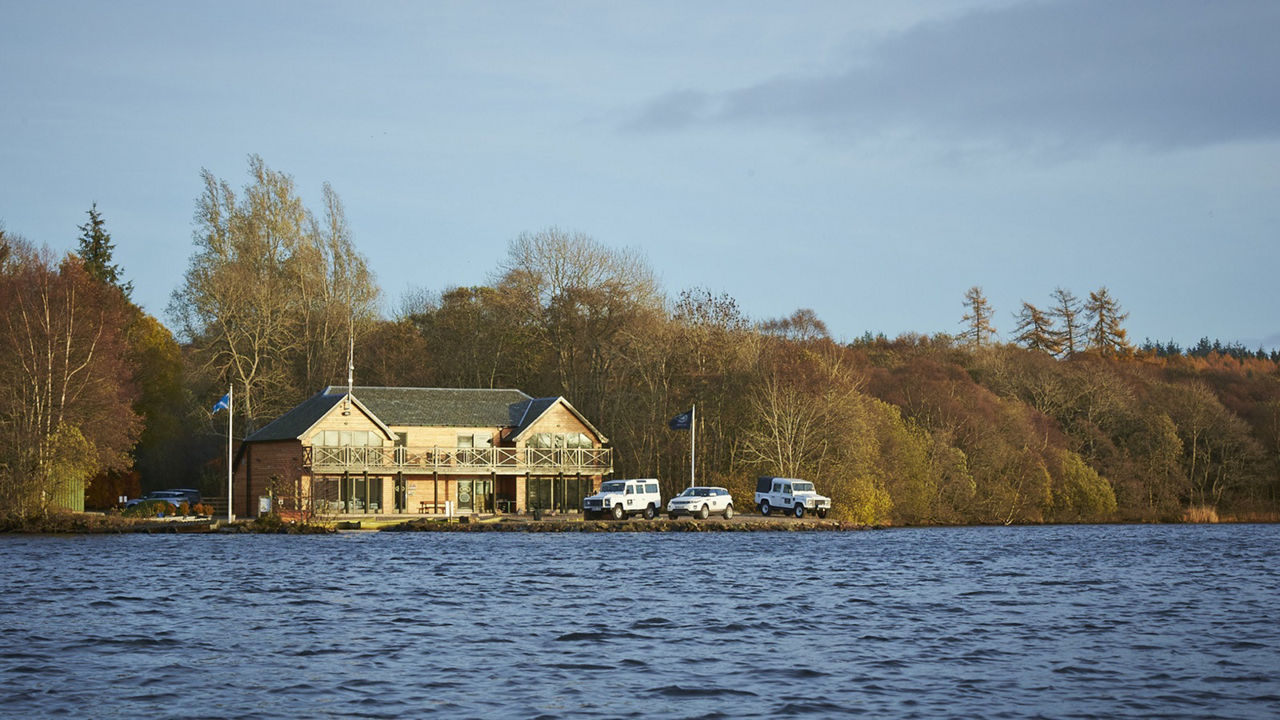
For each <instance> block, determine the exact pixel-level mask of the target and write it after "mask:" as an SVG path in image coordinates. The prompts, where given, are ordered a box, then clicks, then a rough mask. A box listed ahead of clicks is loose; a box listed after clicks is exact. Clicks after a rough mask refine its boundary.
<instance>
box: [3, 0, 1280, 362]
mask: <svg viewBox="0 0 1280 720" xmlns="http://www.w3.org/2000/svg"><path fill="white" fill-rule="evenodd" d="M1277 37H1280V3H1276V2H1274V1H1272V0H1260V1H1258V2H1234V1H1232V0H1223V1H1221V2H1208V1H1207V0H1205V1H1198V2H1188V1H1185V0H1127V1H1126V2H1114V1H1113V0H1102V1H1094V0H1080V1H1073V2H1052V1H1048V0H1022V1H1018V0H955V1H950V2H940V1H937V0H917V1H913V2H910V3H903V2H900V0H885V1H878V0H835V1H832V2H825V1H817V0H815V1H805V0H798V1H796V2H759V1H752V0H733V1H724V2H714V1H710V0H707V1H699V2H687V0H681V1H675V2H671V1H663V0H658V1H652V2H625V1H619V2H519V3H513V2H495V3H488V2H377V1H373V2H370V1H367V0H366V1H362V2H307V3H302V2H283V1H282V2H269V3H260V2H256V1H255V2H239V1H237V0H232V1H230V2H220V3H192V2H168V1H166V2H130V1H128V0H121V1H117V2H110V3H103V2H98V1H94V2H77V1H75V0H59V2H34V1H31V0H0V97H3V98H4V103H3V109H2V110H0V222H2V223H3V226H4V228H5V229H6V231H8V232H10V233H14V234H18V235H22V236H24V237H26V238H27V239H28V240H31V241H33V242H35V243H43V244H47V245H49V246H50V247H51V248H53V249H54V250H57V251H68V250H72V249H74V248H75V247H76V243H77V238H78V236H79V230H78V227H79V226H80V225H81V224H83V223H84V222H85V220H86V217H87V216H86V211H87V210H88V209H89V207H90V206H91V205H92V204H93V203H97V206H98V209H99V211H100V212H101V214H102V216H103V218H104V220H105V221H106V225H107V230H108V231H109V232H110V233H111V236H112V239H113V240H114V242H115V244H116V261H117V263H118V264H120V265H121V266H122V269H123V271H124V276H125V278H126V279H128V280H131V281H132V282H133V284H134V299H135V301H137V302H138V303H139V304H141V305H142V306H143V307H144V308H145V309H146V310H148V311H149V312H151V313H152V314H154V315H156V316H157V317H160V318H161V319H162V320H165V321H168V320H169V318H168V316H167V314H166V306H167V305H168V302H169V298H170V296H171V293H172V292H173V290H174V289H175V288H176V287H177V286H178V285H179V283H180V282H181V278H182V273H183V271H184V270H185V268H186V267H187V264H188V261H189V258H190V256H191V254H192V251H193V245H192V232H193V230H194V225H193V222H192V217H193V213H194V211H195V203H196V199H197V198H198V197H199V195H200V193H201V183H200V173H201V170H202V169H207V170H208V171H209V172H211V173H213V174H214V175H215V176H217V177H219V178H222V179H224V180H226V181H228V182H229V183H230V184H231V185H232V186H233V187H236V188H239V187H243V186H244V185H245V184H246V182H247V180H248V157H249V155H251V154H257V155H260V156H261V157H262V158H263V159H264V160H265V162H266V163H267V165H268V166H270V167H271V168H272V169H274V170H278V171H283V172H286V173H288V174H290V175H292V176H293V178H294V180H295V182H296V185H297V188H298V190H299V193H300V195H301V196H302V198H303V199H304V201H305V202H306V204H307V205H308V207H310V208H312V209H313V210H315V211H317V212H318V211H319V209H320V207H321V204H320V197H321V188H322V185H323V183H325V182H328V183H330V184H331V185H332V187H333V188H334V190H335V191H336V192H337V193H338V195H339V196H340V197H341V198H342V200H343V203H344V205H345V208H346V215H347V219H348V221H349V223H350V225H351V227H352V231H353V235H354V240H355V243H356V245H357V247H358V249H359V250H360V251H361V252H362V253H363V254H364V255H365V256H366V257H367V259H368V261H369V264H370V267H371V269H372V270H373V271H374V273H375V274H376V276H377V279H378V282H379V285H380V286H381V288H382V290H383V292H384V301H383V304H384V311H385V312H386V313H387V314H388V315H390V314H393V313H395V312H396V311H397V309H398V308H399V307H400V302H401V299H402V298H403V297H404V296H405V294H406V293H407V292H410V291H415V290H419V289H425V290H427V291H440V290H444V289H446V288H449V287H453V286H466V285H475V284H481V283H485V282H488V281H490V280H491V279H492V275H493V273H494V272H495V270H496V268H497V266H498V263H499V262H500V261H501V260H502V259H503V257H504V256H505V254H506V249H507V245H508V243H509V242H510V241H511V240H512V239H513V238H515V237H516V236H517V235H519V234H520V233H522V232H537V231H539V230H543V229H546V228H550V227H557V228H560V229H562V230H567V231H574V232H581V233H585V234H587V235H589V236H591V237H592V238H594V239H596V240H597V241H599V242H600V243H603V244H605V245H607V246H610V247H619V248H635V249H638V250H640V251H641V252H642V253H643V254H644V255H645V256H646V257H647V258H648V261H649V263H650V265H651V266H652V267H653V269H654V271H655V273H656V274H657V275H658V277H659V278H660V279H661V282H662V284H663V287H664V289H665V290H666V292H667V293H668V295H670V296H672V297H674V296H676V295H677V294H678V293H679V292H680V291H681V290H683V289H686V288H694V287H697V288H706V289H709V290H711V291H712V292H714V293H727V294H728V295H730V296H732V297H734V298H735V299H736V300H737V301H738V303H739V305H740V306H741V307H742V309H743V310H744V312H746V313H747V314H748V315H749V316H750V317H751V318H753V319H756V320H763V319H768V318H776V317H781V316H785V315H790V314H791V313H792V312H793V311H795V310H796V309H798V308H810V309H812V310H814V312H816V313H817V315H818V317H819V318H821V319H822V320H823V321H824V322H825V323H826V324H827V326H828V328H829V329H830V331H831V334H832V335H833V337H835V338H837V339H841V340H850V339H853V338H856V337H858V336H861V335H862V334H863V333H864V332H871V333H884V334H885V335H887V336H889V337H895V336H897V335H899V334H902V333H907V332H915V333H925V334H932V333H936V332H952V333H954V332H958V331H959V330H960V329H961V325H960V321H961V316H962V315H963V314H964V311H965V310H964V307H963V305H962V300H963V296H964V292H965V290H966V289H967V288H969V287H970V286H973V285H977V286H980V287H982V288H983V290H984V292H985V294H986V296H987V297H988V298H989V300H990V301H991V304H992V305H993V307H994V308H995V312H996V315H995V323H994V324H995V326H996V328H997V330H999V331H1000V334H1001V336H1002V337H1003V338H1004V339H1006V340H1007V339H1010V338H1011V337H1012V335H1013V328H1014V326H1015V324H1016V323H1015V320H1014V313H1015V312H1016V311H1017V310H1018V309H1019V307H1020V306H1021V303H1022V302H1024V301H1026V302H1030V303H1033V304H1036V305H1040V306H1044V305H1048V304H1049V302H1050V294H1051V293H1052V292H1053V290H1054V289H1055V288H1057V287H1063V288H1066V289H1068V290H1071V291H1072V292H1074V293H1075V294H1076V295H1078V296H1081V297H1084V296H1087V295H1088V293H1089V292H1090V291H1092V290H1096V289H1097V288H1099V287H1102V286H1105V287H1107V288H1108V289H1109V290H1110V291H1111V294H1112V295H1113V296H1114V297H1115V298H1116V299H1117V300H1119V302H1120V303H1121V305H1122V306H1123V309H1124V310H1126V311H1128V312H1129V318H1128V320H1127V323H1126V327H1127V328H1128V331H1129V334H1130V337H1131V338H1132V339H1134V340H1136V341H1141V340H1142V339H1144V338H1150V339H1152V340H1160V341H1164V340H1174V341H1177V342H1179V343H1181V344H1183V345H1187V344H1194V343H1195V342H1196V341H1197V340H1198V339H1199V338H1200V337H1202V336H1208V337H1210V338H1218V339H1221V340H1223V341H1224V342H1241V343H1244V344H1245V345H1247V346H1249V347H1258V346H1263V347H1267V348H1268V349H1270V348H1277V347H1280V311H1278V308H1280V282H1277V275H1278V274H1280V273H1278V271H1280V232H1278V229H1280V42H1277V41H1276V38H1277ZM171 327H172V325H171Z"/></svg>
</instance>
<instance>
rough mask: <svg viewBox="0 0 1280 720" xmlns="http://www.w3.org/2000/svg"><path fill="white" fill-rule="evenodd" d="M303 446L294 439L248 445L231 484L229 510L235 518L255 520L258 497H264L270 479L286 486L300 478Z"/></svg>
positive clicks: (293, 484) (301, 474) (294, 483)
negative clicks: (230, 508) (230, 506)
mask: <svg viewBox="0 0 1280 720" xmlns="http://www.w3.org/2000/svg"><path fill="white" fill-rule="evenodd" d="M302 476H303V468H302V443H300V442H298V441H297V440H278V441H275V442H256V443H249V444H248V445H246V446H245V448H244V453H243V455H241V457H240V462H239V463H238V464H237V465H236V472H235V475H234V476H233V482H232V510H231V512H233V513H235V515H236V516H237V517H256V516H257V515H258V498H259V497H263V496H265V495H266V494H267V483H268V482H269V481H270V480H271V478H272V477H277V478H279V482H281V483H284V484H286V485H287V486H288V487H296V484H297V482H298V481H299V480H301V479H302Z"/></svg>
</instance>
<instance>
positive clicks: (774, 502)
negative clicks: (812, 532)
mask: <svg viewBox="0 0 1280 720" xmlns="http://www.w3.org/2000/svg"><path fill="white" fill-rule="evenodd" d="M756 507H757V508H759V510H760V514H761V515H768V514H770V513H772V512H773V511H774V510H781V511H782V512H784V513H791V514H792V515H795V516H796V517H798V518H799V517H804V514H805V512H806V511H807V512H812V513H817V514H818V517H820V518H824V517H826V516H827V513H828V512H830V511H831V498H829V497H827V496H825V495H819V494H818V493H817V492H816V491H815V490H814V489H813V483H811V482H809V481H808V480H797V479H795V478H781V477H769V476H765V477H762V478H758V479H757V480H756Z"/></svg>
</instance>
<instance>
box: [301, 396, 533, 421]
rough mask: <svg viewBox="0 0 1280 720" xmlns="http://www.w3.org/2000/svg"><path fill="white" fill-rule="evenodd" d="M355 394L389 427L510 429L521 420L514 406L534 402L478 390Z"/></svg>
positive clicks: (528, 398)
mask: <svg viewBox="0 0 1280 720" xmlns="http://www.w3.org/2000/svg"><path fill="white" fill-rule="evenodd" d="M346 392H347V389H346V388H345V387H335V386H331V387H328V388H325V391H324V395H325V396H326V397H338V398H341V397H342V396H343V395H345V394H346ZM351 394H352V395H354V396H355V397H356V398H357V399H358V400H359V401H360V402H362V403H364V406H365V407H367V408H369V412H371V413H373V414H374V415H376V416H378V419H379V420H381V421H382V422H384V423H386V424H387V425H405V426H410V427H510V426H512V425H514V424H515V423H516V422H517V421H518V420H519V416H517V415H516V411H515V410H514V409H513V407H512V406H513V405H516V404H524V403H525V402H527V401H529V400H530V399H531V398H530V397H529V396H528V395H525V394H524V393H522V392H520V391H519V390H490V389H474V388H390V387H359V386H357V387H353V388H351ZM513 416H515V417H513Z"/></svg>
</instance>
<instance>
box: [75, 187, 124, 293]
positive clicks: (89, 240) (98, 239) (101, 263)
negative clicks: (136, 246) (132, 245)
mask: <svg viewBox="0 0 1280 720" xmlns="http://www.w3.org/2000/svg"><path fill="white" fill-rule="evenodd" d="M88 212H89V222H87V223H85V224H84V225H81V226H80V250H79V252H77V253H76V254H77V255H79V256H80V259H81V260H83V261H84V269H85V271H86V272H88V273H89V275H90V276H91V277H93V278H95V279H97V280H98V281H99V282H103V283H106V284H107V285H113V286H115V287H117V288H119V289H120V291H121V292H123V293H124V296H125V297H126V298H128V297H129V296H130V295H131V294H132V293H133V283H131V282H128V283H123V284H121V282H120V266H119V265H115V264H113V263H112V262H111V260H112V254H113V253H114V252H115V245H113V244H112V243H111V234H110V233H108V232H107V229H106V228H107V224H106V222H104V221H103V219H102V215H101V214H99V213H98V203H94V204H93V206H92V207H90V208H89V211H88Z"/></svg>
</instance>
